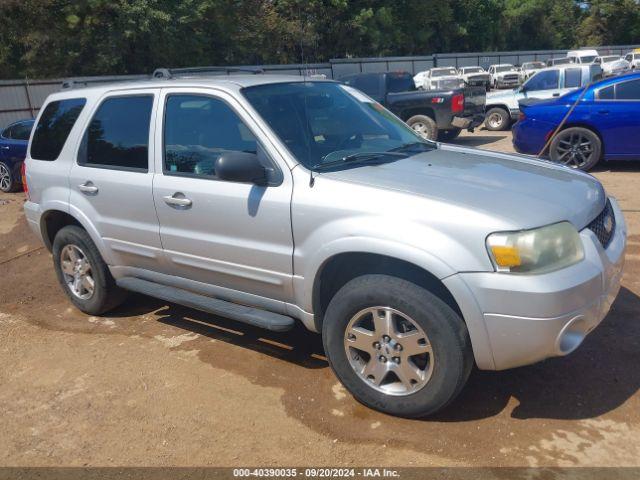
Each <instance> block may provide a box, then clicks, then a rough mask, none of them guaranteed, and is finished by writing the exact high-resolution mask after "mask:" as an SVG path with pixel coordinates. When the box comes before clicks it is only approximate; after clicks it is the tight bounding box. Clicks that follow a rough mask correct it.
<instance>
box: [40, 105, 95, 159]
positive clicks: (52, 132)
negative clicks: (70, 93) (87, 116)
mask: <svg viewBox="0 0 640 480" xmlns="http://www.w3.org/2000/svg"><path fill="white" fill-rule="evenodd" d="M86 103H87V100H86V99H85V98H69V99H65V100H56V101H53V102H50V103H49V104H47V106H46V107H45V109H44V111H43V112H42V115H41V116H40V120H39V121H38V125H36V127H35V132H34V134H33V141H32V142H31V158H33V159H35V160H46V161H53V160H56V159H57V158H58V156H59V155H60V152H61V151H62V147H64V144H65V142H66V141H67V137H68V136H69V132H71V129H72V128H73V126H74V125H75V123H76V120H78V116H79V115H80V112H82V109H83V108H84V106H85V104H86Z"/></svg>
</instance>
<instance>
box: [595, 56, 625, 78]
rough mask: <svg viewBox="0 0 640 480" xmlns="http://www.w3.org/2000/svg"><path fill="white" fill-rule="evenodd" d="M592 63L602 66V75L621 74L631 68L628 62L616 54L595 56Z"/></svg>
mask: <svg viewBox="0 0 640 480" xmlns="http://www.w3.org/2000/svg"><path fill="white" fill-rule="evenodd" d="M593 63H595V64H596V65H600V67H601V68H602V75H603V76H604V77H611V76H613V75H621V74H623V73H626V72H628V71H629V70H631V65H630V64H629V62H627V61H626V60H625V59H624V58H621V57H619V56H617V55H607V56H604V57H596V59H595V60H594V61H593Z"/></svg>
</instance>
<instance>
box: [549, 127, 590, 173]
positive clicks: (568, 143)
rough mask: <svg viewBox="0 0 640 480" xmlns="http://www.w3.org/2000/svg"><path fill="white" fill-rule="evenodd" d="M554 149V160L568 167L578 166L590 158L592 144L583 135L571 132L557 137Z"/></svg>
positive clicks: (584, 163)
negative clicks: (555, 152)
mask: <svg viewBox="0 0 640 480" xmlns="http://www.w3.org/2000/svg"><path fill="white" fill-rule="evenodd" d="M560 135H562V134H560ZM556 150H557V157H556V162H558V163H562V164H564V165H567V166H569V167H573V168H580V167H582V166H584V165H586V164H587V163H588V162H589V161H590V160H591V156H592V155H593V144H592V142H591V140H590V139H589V138H588V137H586V136H585V135H583V134H581V133H579V132H571V133H567V134H564V136H562V137H560V138H559V141H558V146H557V147H556Z"/></svg>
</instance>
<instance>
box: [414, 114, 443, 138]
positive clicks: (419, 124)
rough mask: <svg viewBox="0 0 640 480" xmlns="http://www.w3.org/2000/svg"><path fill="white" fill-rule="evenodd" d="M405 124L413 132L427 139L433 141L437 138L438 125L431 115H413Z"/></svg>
mask: <svg viewBox="0 0 640 480" xmlns="http://www.w3.org/2000/svg"><path fill="white" fill-rule="evenodd" d="M407 125H409V126H410V127H411V128H412V129H413V131H414V132H416V133H417V134H418V135H420V136H421V137H423V138H426V139H427V140H434V141H435V140H436V138H438V126H437V125H436V122H435V121H434V120H433V118H431V117H427V116H426V115H414V116H413V117H411V118H410V119H409V120H407Z"/></svg>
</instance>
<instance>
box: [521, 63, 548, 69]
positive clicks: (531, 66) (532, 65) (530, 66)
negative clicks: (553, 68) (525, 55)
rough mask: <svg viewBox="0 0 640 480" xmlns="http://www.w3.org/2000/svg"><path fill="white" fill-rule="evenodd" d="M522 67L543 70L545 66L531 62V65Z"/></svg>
mask: <svg viewBox="0 0 640 480" xmlns="http://www.w3.org/2000/svg"><path fill="white" fill-rule="evenodd" d="M522 67H523V68H544V67H545V65H544V63H543V62H531V63H525V64H524V65H523V66H522Z"/></svg>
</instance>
